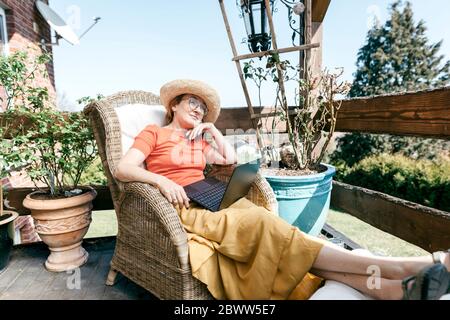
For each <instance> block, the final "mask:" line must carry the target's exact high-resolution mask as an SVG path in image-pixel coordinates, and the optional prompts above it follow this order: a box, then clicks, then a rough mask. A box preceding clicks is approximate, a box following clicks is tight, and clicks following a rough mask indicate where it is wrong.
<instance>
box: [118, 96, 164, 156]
mask: <svg viewBox="0 0 450 320" xmlns="http://www.w3.org/2000/svg"><path fill="white" fill-rule="evenodd" d="M115 111H116V113H117V117H118V118H119V123H120V128H121V131H122V155H125V153H127V152H128V150H129V149H130V148H131V146H132V145H133V143H134V138H135V137H136V136H137V135H138V134H139V133H140V132H141V131H142V130H144V128H145V127H146V126H148V125H150V124H154V125H157V126H160V127H161V126H164V125H165V118H166V112H167V111H166V108H165V107H164V106H162V105H145V104H127V105H123V106H120V107H117V108H116V109H115Z"/></svg>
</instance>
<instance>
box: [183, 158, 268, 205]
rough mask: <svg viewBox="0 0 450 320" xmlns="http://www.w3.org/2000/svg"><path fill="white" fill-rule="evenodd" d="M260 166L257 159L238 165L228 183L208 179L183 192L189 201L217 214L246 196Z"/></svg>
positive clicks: (186, 187)
mask: <svg viewBox="0 0 450 320" xmlns="http://www.w3.org/2000/svg"><path fill="white" fill-rule="evenodd" d="M260 165H261V161H260V160H259V159H258V160H254V161H251V162H248V163H245V164H241V165H238V166H237V167H236V168H235V169H234V171H233V174H232V175H231V178H230V180H229V182H228V183H226V182H223V181H220V180H218V179H216V178H214V177H210V178H206V179H203V180H201V181H198V182H194V183H192V184H190V185H187V186H185V187H184V190H185V192H186V195H187V196H188V198H189V199H190V200H192V201H194V202H195V203H197V204H199V205H201V206H202V207H204V208H206V209H208V210H209V211H212V212H217V211H219V210H222V209H225V208H228V207H229V206H230V205H232V204H233V203H235V202H236V201H237V200H239V199H240V198H242V197H245V196H246V195H247V194H248V192H249V190H250V188H251V186H252V183H253V181H254V180H255V178H256V174H257V173H258V170H259V167H260Z"/></svg>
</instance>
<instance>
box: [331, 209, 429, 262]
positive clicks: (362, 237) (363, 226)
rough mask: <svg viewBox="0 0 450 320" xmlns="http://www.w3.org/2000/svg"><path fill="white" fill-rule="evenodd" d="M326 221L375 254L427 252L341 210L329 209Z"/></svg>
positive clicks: (417, 253)
mask: <svg viewBox="0 0 450 320" xmlns="http://www.w3.org/2000/svg"><path fill="white" fill-rule="evenodd" d="M327 223H328V224H329V225H330V226H332V227H333V228H335V229H336V230H338V231H340V232H342V233H343V234H345V235H346V236H347V237H348V238H350V239H352V240H353V241H354V242H356V243H357V244H359V245H360V246H361V247H363V248H365V249H368V250H369V251H371V252H373V253H375V254H377V255H383V256H400V257H413V256H421V255H427V254H429V253H428V252H427V251H425V250H423V249H422V248H419V247H417V246H415V245H412V244H410V243H408V242H405V241H403V240H402V239H399V238H397V237H394V236H392V235H390V234H389V233H386V232H383V231H381V230H379V229H376V228H374V227H372V226H371V225H369V224H367V223H365V222H363V221H361V220H359V219H357V218H355V217H353V216H351V215H349V214H347V213H344V212H342V211H338V210H333V209H331V210H330V213H329V215H328V220H327Z"/></svg>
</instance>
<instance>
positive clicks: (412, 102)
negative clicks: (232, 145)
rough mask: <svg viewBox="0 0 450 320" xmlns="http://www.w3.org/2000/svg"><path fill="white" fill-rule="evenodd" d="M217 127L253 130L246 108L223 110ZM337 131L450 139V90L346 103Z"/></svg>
mask: <svg viewBox="0 0 450 320" xmlns="http://www.w3.org/2000/svg"><path fill="white" fill-rule="evenodd" d="M292 109H293V108H292ZM271 111H272V110H271V109H270V108H255V113H256V114H269V115H270V113H271ZM272 119H273V117H266V118H264V120H263V122H265V121H267V123H269V124H270V123H271V120H272ZM216 125H217V128H219V129H220V130H221V131H222V132H223V133H229V132H232V130H233V129H237V128H239V129H242V130H243V131H244V132H245V131H247V130H250V129H252V123H251V119H250V115H249V113H248V109H247V107H242V108H224V109H222V111H221V113H220V116H219V119H218V120H217V123H216ZM263 128H264V126H263ZM276 129H277V130H278V131H279V132H285V131H286V128H285V126H284V124H279V125H278V126H277V127H276ZM336 131H340V132H371V133H389V134H397V135H414V136H422V137H436V138H443V139H449V137H450V87H447V88H443V89H437V90H432V91H423V92H414V93H405V94H397V95H386V96H378V97H373V98H357V99H350V100H344V101H343V103H342V106H341V109H340V111H339V113H338V118H337V123H336Z"/></svg>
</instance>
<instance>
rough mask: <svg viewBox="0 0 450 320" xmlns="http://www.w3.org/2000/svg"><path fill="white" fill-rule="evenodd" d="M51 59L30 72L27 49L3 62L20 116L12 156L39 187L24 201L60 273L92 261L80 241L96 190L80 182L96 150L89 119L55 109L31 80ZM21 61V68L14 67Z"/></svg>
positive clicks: (49, 261) (38, 61) (42, 60)
mask: <svg viewBox="0 0 450 320" xmlns="http://www.w3.org/2000/svg"><path fill="white" fill-rule="evenodd" d="M50 58H51V57H50V56H49V55H47V54H44V55H41V56H39V57H38V58H37V59H36V62H35V64H34V65H35V66H36V67H35V68H31V70H30V68H29V67H27V66H30V63H26V62H27V61H28V59H27V54H26V53H19V54H16V55H13V56H12V57H9V58H8V59H9V60H8V61H7V62H9V63H5V62H4V64H5V66H6V67H7V68H10V69H11V73H12V74H13V78H12V79H15V80H16V81H9V80H8V78H6V77H5V78H4V79H3V80H2V85H3V86H4V87H5V89H6V90H5V91H7V92H9V93H8V101H11V106H10V108H9V111H8V114H9V115H11V116H12V117H13V118H15V119H16V122H15V125H14V127H12V128H10V132H9V134H8V135H9V137H10V144H11V150H13V152H12V153H11V154H10V155H9V156H10V157H9V158H11V156H12V155H14V156H15V157H16V160H17V161H18V162H20V163H21V164H22V165H23V166H25V170H26V172H27V174H28V175H29V176H30V178H31V179H32V181H33V182H34V183H35V185H36V188H37V191H36V192H33V193H31V194H29V195H27V197H26V198H25V200H24V201H23V205H24V207H26V208H28V209H30V210H31V215H32V217H33V219H34V222H35V228H36V231H37V233H38V234H39V236H40V238H41V239H42V241H43V242H44V243H46V244H47V245H48V246H49V248H50V251H51V254H50V256H49V257H48V259H47V261H46V262H45V266H46V268H47V269H48V270H49V271H55V272H60V271H66V270H70V269H74V268H77V267H79V266H81V265H83V264H84V263H85V262H86V261H87V259H88V253H87V252H86V251H85V250H84V249H83V247H82V246H81V244H82V240H83V237H84V235H85V234H86V233H87V231H88V228H89V225H90V222H91V210H92V207H93V205H92V201H93V200H94V198H95V197H96V192H95V190H93V189H92V188H91V187H81V186H79V181H80V178H81V176H82V173H83V172H84V170H85V169H86V168H88V167H89V165H90V164H91V163H92V161H93V160H94V159H95V156H96V153H97V149H96V144H95V139H94V137H93V134H92V130H91V128H90V126H89V122H88V119H86V118H85V117H84V116H83V114H82V113H67V114H63V113H61V112H60V111H57V110H55V108H54V107H53V106H51V105H50V104H49V97H48V91H47V88H42V87H37V86H34V84H33V82H32V81H30V80H32V79H33V78H34V76H33V74H34V72H37V70H42V68H41V69H39V67H43V66H45V63H46V62H47V61H48V59H50ZM17 65H18V66H20V68H17V67H16V68H15V67H14V66H17ZM31 65H33V64H31ZM16 73H20V74H16ZM6 161H7V162H8V161H9V162H10V161H11V159H9V160H6Z"/></svg>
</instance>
